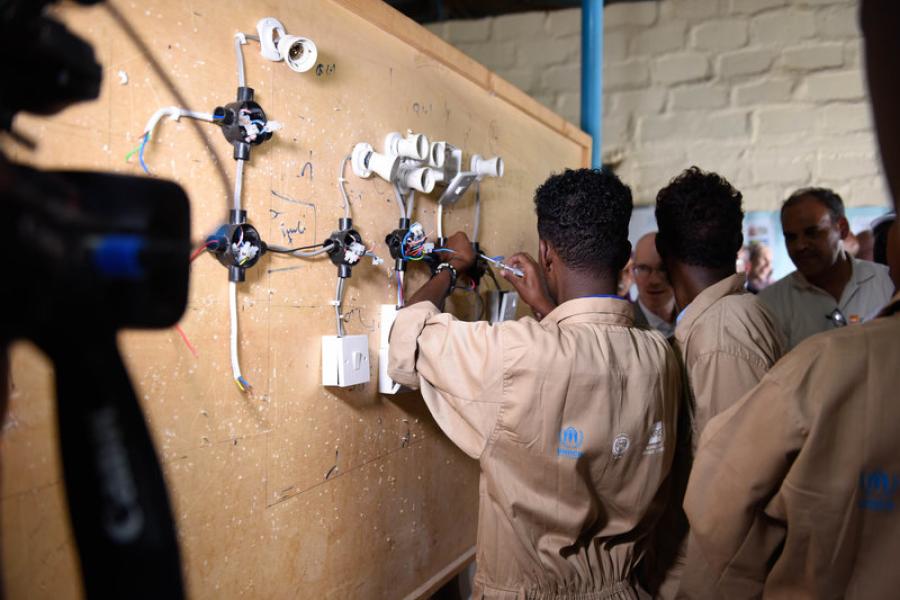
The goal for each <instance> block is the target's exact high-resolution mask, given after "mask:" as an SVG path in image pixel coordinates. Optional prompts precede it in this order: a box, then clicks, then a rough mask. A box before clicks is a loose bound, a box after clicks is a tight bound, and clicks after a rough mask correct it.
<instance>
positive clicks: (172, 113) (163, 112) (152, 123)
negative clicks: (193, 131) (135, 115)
mask: <svg viewBox="0 0 900 600" xmlns="http://www.w3.org/2000/svg"><path fill="white" fill-rule="evenodd" d="M163 117H169V118H170V119H172V120H173V121H177V120H178V119H180V118H181V117H188V118H190V119H197V120H198V121H209V122H210V123H212V122H213V121H215V118H214V117H213V115H212V114H211V113H205V112H197V111H193V110H187V109H186V108H178V107H177V106H166V107H163V108H160V109H159V110H157V111H156V112H155V113H153V116H151V117H150V119H148V120H147V125H145V126H144V133H153V130H154V129H156V125H157V124H158V123H159V122H160V120H161V119H162V118H163Z"/></svg>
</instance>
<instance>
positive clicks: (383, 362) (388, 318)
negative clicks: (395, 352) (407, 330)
mask: <svg viewBox="0 0 900 600" xmlns="http://www.w3.org/2000/svg"><path fill="white" fill-rule="evenodd" d="M380 317H381V320H380V322H381V332H380V333H381V335H380V338H379V342H378V391H379V392H380V393H382V394H396V393H397V392H399V391H400V387H401V386H400V384H399V383H397V382H395V381H394V380H393V379H391V376H390V375H388V355H389V354H390V344H389V343H388V341H389V340H390V337H391V326H392V325H393V324H394V319H395V318H396V317H397V307H396V306H394V305H393V304H382V305H381V312H380Z"/></svg>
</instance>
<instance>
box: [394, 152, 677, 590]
mask: <svg viewBox="0 0 900 600" xmlns="http://www.w3.org/2000/svg"><path fill="white" fill-rule="evenodd" d="M535 204H536V208H537V215H538V233H539V237H540V267H538V265H537V264H536V263H535V262H534V261H532V260H529V259H528V258H527V257H525V256H523V255H518V256H517V257H516V258H515V259H514V260H513V262H514V263H515V264H517V265H519V266H520V267H521V268H522V269H523V270H524V271H525V276H524V278H522V279H518V278H517V279H516V281H515V285H516V287H517V289H518V290H519V292H520V294H521V296H522V298H523V300H524V301H526V302H528V303H529V304H530V305H531V306H532V307H533V308H534V309H535V311H536V312H538V313H543V314H544V315H545V316H544V317H543V319H542V320H541V321H540V322H538V321H536V320H535V319H533V318H530V317H526V318H523V319H520V320H518V321H506V322H503V323H498V324H494V325H491V324H489V323H486V322H479V323H467V322H461V321H458V320H457V319H455V318H454V317H453V316H451V315H449V314H446V313H442V312H441V309H440V308H439V307H440V306H442V305H443V300H444V297H445V296H446V294H447V292H448V290H450V289H451V288H452V286H453V283H454V279H455V277H456V276H457V275H459V274H461V273H463V272H465V271H466V270H467V269H469V268H470V267H471V266H472V264H473V261H474V256H473V254H472V250H471V246H470V245H469V242H468V240H467V239H466V237H465V235H464V234H462V233H457V234H456V235H454V236H453V237H451V238H450V239H449V240H448V247H449V248H451V249H452V250H454V253H453V254H450V258H449V260H448V262H447V265H446V266H440V267H438V272H437V274H436V275H435V277H433V278H432V279H431V280H430V281H429V282H428V283H426V284H425V285H424V286H423V287H422V289H420V290H419V291H418V292H417V293H416V294H415V295H414V296H413V297H412V298H411V299H410V301H409V302H410V305H409V306H407V307H406V308H404V309H402V310H400V311H399V312H398V314H397V318H396V321H395V322H394V326H393V330H392V332H391V337H390V363H389V373H390V375H391V377H393V378H394V380H396V381H398V382H400V383H403V384H405V385H408V386H411V387H419V388H420V389H421V392H422V396H423V398H424V399H425V402H426V403H427V404H428V407H429V409H430V410H431V413H432V415H433V416H434V418H435V420H436V421H437V423H438V424H439V425H440V427H441V428H442V429H443V431H444V432H445V433H446V434H447V436H448V437H449V438H450V439H451V440H453V442H454V443H456V444H457V445H458V446H459V447H460V448H461V449H462V450H463V451H464V452H466V453H467V454H468V455H469V456H471V457H473V458H475V459H477V460H478V461H479V463H480V466H481V482H480V500H479V518H478V542H477V564H478V570H477V573H476V576H475V593H474V597H475V598H479V599H480V598H498V599H510V600H512V599H523V600H524V599H525V598H529V599H531V598H535V599H538V598H558V599H563V598H576V597H577V598H579V599H582V600H600V599H606V598H635V597H636V594H635V590H634V588H633V578H632V571H633V569H634V566H635V564H637V563H638V562H639V561H640V560H641V557H642V555H643V551H644V539H645V537H646V534H647V527H649V520H650V518H651V516H650V515H648V508H649V507H650V505H651V502H652V500H653V499H654V497H655V496H656V495H657V492H658V490H659V487H660V484H661V483H662V481H663V480H664V479H665V478H666V475H667V474H668V471H669V466H670V464H671V461H672V454H673V446H672V442H673V440H674V438H675V433H676V432H675V421H676V412H675V411H676V406H677V394H678V390H679V374H678V367H677V363H676V361H675V357H674V355H673V353H672V351H671V349H670V348H669V346H668V344H667V343H666V341H665V339H664V338H663V337H662V335H660V334H659V333H658V332H650V331H646V330H641V329H637V328H635V327H633V318H634V317H633V312H632V308H631V305H630V303H629V302H627V301H625V300H623V299H621V298H617V297H614V296H613V295H612V294H613V293H614V292H615V289H616V275H617V273H618V271H619V269H621V267H622V265H624V263H625V261H626V260H627V259H628V255H629V253H630V245H629V243H628V220H629V217H630V215H631V193H630V191H629V189H628V188H627V187H626V186H625V185H623V184H622V182H620V181H619V180H618V178H616V176H615V175H613V174H612V173H609V172H606V171H590V170H586V169H583V170H579V171H566V172H565V173H563V174H561V175H554V176H552V177H550V179H548V180H547V182H546V183H544V185H542V186H541V187H540V188H538V190H537V192H536V194H535ZM541 272H542V273H543V274H544V275H545V278H542V276H541ZM545 281H546V290H547V291H546V292H545ZM556 304H558V306H555V307H554V305H556Z"/></svg>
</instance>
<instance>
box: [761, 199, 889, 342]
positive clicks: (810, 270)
mask: <svg viewBox="0 0 900 600" xmlns="http://www.w3.org/2000/svg"><path fill="white" fill-rule="evenodd" d="M781 227H782V229H783V230H784V242H785V245H786V246H787V251H788V254H789V255H790V257H791V260H792V261H794V266H796V267H797V270H796V271H794V272H793V273H791V274H790V275H788V276H787V277H785V278H784V279H781V280H780V281H778V282H776V283H774V284H772V285H770V286H769V287H767V288H766V289H764V290H763V291H761V292H760V293H759V298H760V300H762V302H763V303H764V304H765V305H766V306H768V307H769V309H770V310H771V311H772V312H773V313H774V314H775V318H776V319H777V320H778V324H779V326H780V327H781V330H782V332H783V333H784V336H785V338H787V348H786V349H787V350H790V349H791V348H793V347H794V346H796V345H797V344H799V343H800V342H802V341H803V340H804V339H806V338H808V337H809V336H811V335H814V334H816V333H821V332H823V331H829V330H831V329H834V328H836V327H843V326H844V325H849V324H853V323H860V322H862V321H865V320H867V319H868V318H871V317H873V316H874V315H875V314H877V313H878V311H879V310H880V309H881V308H882V307H883V306H884V305H885V304H886V303H887V301H888V300H890V298H891V295H892V294H893V293H894V285H893V283H891V279H890V276H889V275H888V270H887V268H886V267H884V266H882V265H877V264H875V263H872V262H869V261H866V260H857V259H855V258H853V257H852V256H850V254H849V253H847V252H846V251H845V249H844V240H846V238H847V237H848V236H849V234H850V227H849V225H848V223H847V217H846V216H845V215H844V202H843V200H841V197H840V196H839V195H838V194H836V193H835V192H833V191H832V190H829V189H826V188H805V189H801V190H797V191H796V192H794V193H793V194H791V197H790V198H788V199H787V200H786V201H785V203H784V205H783V206H782V207H781Z"/></svg>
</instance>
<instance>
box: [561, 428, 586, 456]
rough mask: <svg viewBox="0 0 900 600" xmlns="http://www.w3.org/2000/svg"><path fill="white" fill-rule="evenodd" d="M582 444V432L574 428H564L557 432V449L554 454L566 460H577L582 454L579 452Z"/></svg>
mask: <svg viewBox="0 0 900 600" xmlns="http://www.w3.org/2000/svg"><path fill="white" fill-rule="evenodd" d="M582 443H584V432H582V431H581V430H579V429H575V428H574V427H566V428H565V429H563V430H562V431H560V432H559V448H557V449H556V454H557V456H565V457H566V458H578V457H579V456H581V455H582V454H583V452H581V450H579V448H581V444H582Z"/></svg>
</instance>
